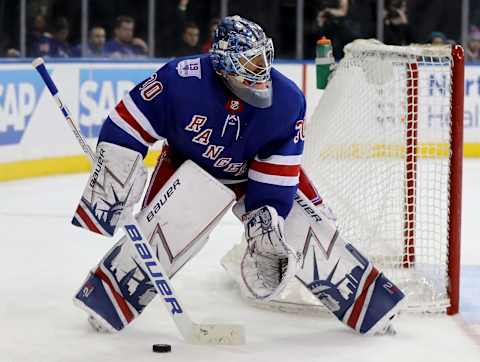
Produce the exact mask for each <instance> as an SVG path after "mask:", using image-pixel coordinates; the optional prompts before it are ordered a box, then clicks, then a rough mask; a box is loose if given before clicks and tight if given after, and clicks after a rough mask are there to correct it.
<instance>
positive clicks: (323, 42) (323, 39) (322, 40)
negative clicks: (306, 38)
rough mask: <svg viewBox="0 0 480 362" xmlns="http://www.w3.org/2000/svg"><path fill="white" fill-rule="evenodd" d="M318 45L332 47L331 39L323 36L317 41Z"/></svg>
mask: <svg viewBox="0 0 480 362" xmlns="http://www.w3.org/2000/svg"><path fill="white" fill-rule="evenodd" d="M317 45H332V42H331V40H330V39H328V38H326V37H324V36H322V37H321V38H320V39H318V40H317Z"/></svg>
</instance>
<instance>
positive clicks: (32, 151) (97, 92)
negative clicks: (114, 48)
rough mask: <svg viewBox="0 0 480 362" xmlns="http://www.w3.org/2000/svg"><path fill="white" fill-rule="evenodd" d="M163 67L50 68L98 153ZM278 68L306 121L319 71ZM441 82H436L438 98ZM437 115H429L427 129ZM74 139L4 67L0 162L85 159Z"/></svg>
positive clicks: (25, 70) (478, 78)
mask: <svg viewBox="0 0 480 362" xmlns="http://www.w3.org/2000/svg"><path fill="white" fill-rule="evenodd" d="M161 65H162V63H103V62H99V63H50V64H47V69H48V71H49V72H50V74H51V75H52V78H53V79H54V81H55V82H56V83H57V86H58V88H59V90H60V93H61V97H62V99H63V100H64V101H65V103H66V104H67V106H68V108H69V109H70V111H71V113H72V114H73V116H74V118H75V120H76V121H77V122H78V123H79V126H80V130H81V132H82V134H83V135H84V136H85V137H86V138H87V140H88V141H89V143H90V144H91V145H92V147H94V145H95V142H96V137H97V136H98V134H99V130H100V128H101V125H102V122H103V120H104V118H105V116H106V115H107V114H108V113H109V111H110V110H111V109H112V108H113V107H114V106H115V104H116V103H117V102H118V101H119V100H120V99H121V98H122V97H123V95H124V94H125V93H126V92H128V91H129V90H130V89H131V88H132V87H133V86H134V85H135V84H136V83H137V82H139V81H141V80H143V79H145V78H147V77H149V76H150V74H151V73H152V72H154V71H155V70H156V69H158V68H159V67H160V66H161ZM277 68H278V69H279V70H280V71H281V72H283V73H285V74H286V75H287V76H288V77H290V78H291V79H293V80H294V81H295V82H296V83H297V84H298V85H299V86H300V87H301V88H302V89H303V90H304V91H305V93H306V96H307V107H308V113H307V116H308V115H311V113H312V112H313V110H314V109H315V105H316V103H317V102H318V99H319V97H320V94H321V92H319V91H317V90H316V89H315V68H314V65H312V64H309V65H307V66H306V67H304V66H303V65H302V64H299V63H296V64H285V63H284V64H280V65H277ZM465 78H466V79H465V142H466V143H480V120H479V118H480V96H479V95H480V67H477V66H468V67H467V68H466V76H465ZM442 81H443V80H442V79H432V81H431V84H430V89H429V92H435V89H436V87H437V85H438V84H441V82H442ZM436 117H437V118H438V117H439V115H436V114H429V115H428V117H427V118H428V119H429V121H428V124H435V123H436V121H435V119H436ZM81 153H82V152H81V149H80V148H79V146H78V144H77V142H76V140H75V138H74V136H73V135H72V132H71V130H70V128H69V127H68V125H67V124H66V122H65V120H64V118H63V116H62V115H61V113H60V111H59V110H58V109H57V107H56V105H55V103H54V101H53V100H52V98H51V96H50V94H49V92H48V90H47V89H46V88H45V86H44V84H43V82H42V81H41V79H40V77H39V76H38V74H37V73H36V72H35V71H34V70H33V68H32V67H31V65H30V63H28V62H24V63H13V62H12V63H8V62H6V63H1V64H0V162H1V163H5V162H14V161H22V160H35V159H40V158H48V157H61V156H70V155H79V154H81Z"/></svg>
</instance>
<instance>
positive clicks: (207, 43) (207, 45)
mask: <svg viewBox="0 0 480 362" xmlns="http://www.w3.org/2000/svg"><path fill="white" fill-rule="evenodd" d="M218 24H220V19H219V18H213V19H212V20H210V23H209V24H208V38H207V40H206V41H205V42H204V43H203V45H202V53H208V51H209V50H210V48H211V47H212V40H213V37H214V35H215V30H216V29H217V26H218Z"/></svg>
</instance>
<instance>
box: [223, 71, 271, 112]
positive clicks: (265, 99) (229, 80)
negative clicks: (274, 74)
mask: <svg viewBox="0 0 480 362" xmlns="http://www.w3.org/2000/svg"><path fill="white" fill-rule="evenodd" d="M222 80H223V82H224V83H225V85H226V86H227V88H228V89H230V91H231V92H232V93H233V94H235V95H236V96H237V97H238V98H240V99H241V100H242V101H244V102H245V103H248V104H250V105H251V106H253V107H257V108H268V107H270V106H271V105H272V84H271V82H269V83H270V84H269V86H268V87H267V88H265V89H253V88H250V87H247V86H245V85H243V84H241V83H240V82H239V81H237V80H235V79H234V78H233V77H222Z"/></svg>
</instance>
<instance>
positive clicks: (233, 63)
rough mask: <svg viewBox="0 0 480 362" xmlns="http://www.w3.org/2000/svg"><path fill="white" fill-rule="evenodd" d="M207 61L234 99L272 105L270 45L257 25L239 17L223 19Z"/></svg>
mask: <svg viewBox="0 0 480 362" xmlns="http://www.w3.org/2000/svg"><path fill="white" fill-rule="evenodd" d="M210 59H211V62H212V65H213V68H214V69H215V71H216V72H217V73H218V74H220V75H221V76H222V77H223V80H224V82H225V84H226V86H227V87H228V88H229V89H230V90H231V91H232V92H233V93H234V94H235V95H236V96H238V97H239V98H240V99H242V100H243V101H245V102H246V103H248V104H250V105H252V106H255V107H259V108H267V107H270V106H271V104H272V83H271V79H270V70H271V68H272V62H273V42H272V39H271V38H268V37H267V36H266V35H265V32H264V31H263V30H262V28H261V27H260V26H259V25H257V24H255V23H253V22H251V21H248V20H246V19H243V18H241V17H240V16H238V15H235V16H228V17H226V18H225V19H223V20H222V22H221V23H220V24H219V25H218V27H217V30H216V31H215V36H214V39H213V43H212V48H211V49H210Z"/></svg>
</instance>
